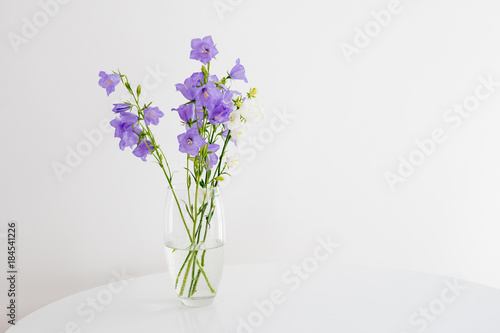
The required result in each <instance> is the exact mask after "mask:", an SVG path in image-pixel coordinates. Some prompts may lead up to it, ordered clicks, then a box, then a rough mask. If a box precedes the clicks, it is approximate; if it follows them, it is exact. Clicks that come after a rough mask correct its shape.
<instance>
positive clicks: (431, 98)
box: [0, 0, 500, 316]
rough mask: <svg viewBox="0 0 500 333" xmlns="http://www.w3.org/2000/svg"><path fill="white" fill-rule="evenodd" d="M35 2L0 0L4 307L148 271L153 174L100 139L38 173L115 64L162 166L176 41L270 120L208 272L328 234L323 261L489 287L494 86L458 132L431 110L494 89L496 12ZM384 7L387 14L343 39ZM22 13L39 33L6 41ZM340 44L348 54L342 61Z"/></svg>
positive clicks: (498, 43)
mask: <svg viewBox="0 0 500 333" xmlns="http://www.w3.org/2000/svg"><path fill="white" fill-rule="evenodd" d="M40 3H54V1H52V2H51V1H49V0H45V1H44V0H42V1H41V2H40ZM40 3H39V2H38V1H31V0H30V1H22V2H21V1H2V2H0V22H1V36H3V37H2V38H1V39H0V54H1V60H2V61H1V62H0V70H1V72H0V73H1V80H0V96H1V98H0V107H1V110H2V114H3V118H2V130H1V132H0V133H1V134H0V135H1V140H0V145H1V149H2V150H1V151H2V165H1V173H0V188H1V189H2V191H1V192H0V195H1V197H0V205H1V206H0V208H1V209H0V223H1V225H2V227H1V228H2V229H1V230H2V232H5V228H6V223H7V222H8V221H9V220H16V221H18V223H19V235H18V236H19V239H18V241H19V272H20V273H19V279H20V281H19V290H20V293H19V303H20V304H22V307H21V309H20V313H19V314H20V315H21V316H23V315H26V314H28V313H30V312H32V311H33V310H35V309H37V308H39V307H41V306H43V305H45V304H48V303H50V302H53V301H55V300H57V299H59V298H61V297H64V296H66V295H69V294H72V293H75V292H77V291H79V290H83V289H87V288H90V287H92V286H96V285H100V284H103V283H106V282H107V281H108V280H110V279H111V278H113V273H112V272H113V271H114V270H116V271H122V270H123V269H124V270H125V271H126V273H127V275H129V276H139V275H143V274H150V273H155V272H161V271H164V270H165V269H166V264H165V262H164V253H163V248H162V246H163V245H162V215H163V201H164V196H165V191H166V185H165V181H164V179H163V178H162V175H161V174H160V170H159V168H158V167H157V166H156V165H154V164H153V163H143V162H141V161H140V160H139V159H137V158H136V157H134V156H133V155H132V154H131V153H130V150H128V151H126V152H122V151H120V150H119V149H118V141H117V140H116V139H114V138H113V134H110V133H105V134H104V138H103V140H102V142H101V143H99V144H97V145H95V146H93V148H92V151H91V153H90V154H89V155H88V156H85V157H84V158H83V159H82V161H81V163H80V164H79V165H78V166H77V167H74V168H72V172H71V173H66V174H64V175H63V176H62V181H59V180H58V177H57V176H56V174H55V172H54V170H53V168H52V164H53V162H59V163H65V159H66V157H67V154H68V152H67V147H70V148H71V149H76V148H77V147H78V145H81V144H82V142H83V141H85V140H86V138H85V136H84V134H83V132H82V131H85V130H86V131H92V130H93V129H98V128H99V126H100V123H101V122H102V121H103V119H108V120H109V119H111V118H112V116H113V115H112V112H111V111H110V109H111V104H112V103H113V102H117V101H119V96H120V94H121V92H123V89H121V90H119V91H120V92H119V93H115V94H113V95H111V97H110V98H107V97H106V95H105V92H104V90H103V89H102V88H100V87H99V86H98V85H97V81H98V76H97V74H98V72H99V71H100V70H105V71H108V72H109V71H111V70H114V69H116V68H117V67H119V68H120V70H122V71H123V72H125V73H127V74H128V76H129V78H130V79H131V80H132V81H133V82H135V83H136V84H138V83H144V80H146V82H147V83H149V85H150V86H154V87H153V89H152V90H151V91H149V92H148V97H149V98H151V100H153V101H154V103H155V104H156V105H158V106H159V107H160V108H161V109H162V110H164V111H165V113H166V114H167V115H166V117H165V118H163V119H162V122H161V123H160V126H159V128H158V129H159V131H161V134H159V136H160V137H161V140H162V141H161V142H162V143H163V147H164V148H166V150H167V152H166V153H167V154H168V155H169V156H172V162H171V163H172V164H174V165H175V166H176V167H177V168H179V169H180V168H181V167H182V165H181V163H182V161H183V156H182V155H181V154H180V153H177V152H176V151H177V143H176V136H177V135H178V134H179V133H180V132H181V128H180V127H179V126H178V118H177V116H176V114H173V113H170V111H169V110H170V109H171V108H172V107H177V106H178V105H179V104H180V103H181V102H182V96H181V95H180V94H179V93H176V92H175V88H174V84H175V83H178V82H182V81H183V80H184V78H186V77H188V76H189V75H190V74H191V73H193V72H195V71H198V70H199V63H198V62H195V61H194V60H189V51H190V40H191V39H192V38H200V37H203V36H206V35H212V36H213V39H214V41H215V42H216V43H217V47H218V49H219V52H220V54H219V56H217V61H216V62H214V64H213V65H214V66H213V69H214V71H215V73H221V74H222V73H224V72H225V71H226V70H228V69H230V68H231V67H232V66H233V64H234V61H235V59H236V58H238V57H239V58H241V62H242V64H243V65H244V66H245V67H246V71H247V77H248V79H249V80H250V86H252V87H257V88H258V89H259V90H260V93H259V94H260V96H261V97H262V98H263V99H265V101H266V106H267V112H268V117H267V120H266V123H265V124H264V125H263V126H264V127H263V128H270V127H269V126H270V123H271V122H274V121H276V124H278V127H276V126H275V127H273V128H274V132H272V133H273V134H272V139H270V140H269V141H270V142H269V143H267V144H265V145H262V144H261V143H260V142H259V141H256V142H257V144H254V145H249V146H247V149H246V152H245V154H244V155H245V156H246V157H247V158H249V160H250V161H248V163H247V164H246V166H245V167H244V169H243V171H242V172H241V173H240V174H239V175H238V176H236V177H234V179H233V180H232V181H231V182H230V184H229V185H228V186H227V187H226V188H225V190H224V201H225V207H226V211H227V236H228V237H227V238H228V243H227V263H228V264H236V263H250V262H277V261H286V262H298V261H300V260H301V259H302V258H303V254H304V253H309V252H310V249H311V248H312V246H313V244H314V243H315V239H316V237H317V236H319V235H331V237H332V239H335V240H336V241H339V242H340V243H341V244H342V246H341V249H340V250H339V252H338V253H337V256H336V260H338V262H339V263H342V264H346V265H348V264H360V265H375V266H384V267H393V268H394V267H395V268H403V269H411V270H418V271H425V272H430V273H436V274H445V275H451V276H457V277H460V278H463V279H468V280H472V281H475V282H479V283H484V284H487V285H491V286H494V287H500V282H499V281H500V279H499V278H500V268H499V266H498V262H499V253H500V242H498V234H499V231H500V227H499V225H498V221H499V218H500V212H499V209H498V202H499V199H500V191H499V185H500V173H499V171H498V170H499V168H500V131H499V130H498V129H499V120H500V115H499V112H498V109H499V107H500V86H498V85H497V86H494V87H493V88H492V91H493V92H492V93H490V94H489V95H488V96H486V97H484V98H483V97H482V98H483V99H484V100H482V101H480V102H479V106H478V107H477V109H475V111H473V112H470V114H469V113H466V114H465V113H464V114H465V115H466V117H467V118H463V117H461V118H460V119H462V121H461V123H460V125H458V121H459V120H457V119H458V118H452V119H448V121H446V120H445V119H444V118H443V117H444V116H446V115H448V117H449V116H450V115H451V114H448V113H447V112H449V111H447V110H448V109H449V108H451V107H453V105H454V104H457V103H458V104H460V103H463V102H464V100H465V101H466V102H467V103H473V102H474V101H475V100H474V98H473V97H471V96H474V93H475V91H476V87H477V86H478V85H480V80H479V79H478V78H479V77H484V78H488V77H489V76H492V79H493V81H495V82H500V21H499V20H498V9H499V8H498V4H497V3H496V2H494V1H486V0H477V1H451V0H439V1H434V0H432V1H431V0H420V1H410V0H401V1H400V2H399V4H397V3H394V2H390V1H383V0H379V1H360V0H358V1H352V0H350V1H347V0H342V1H290V0H288V1H272V2H271V1H264V0H252V1H248V0H247V1H245V0H231V1H229V0H220V1H212V0H209V1H201V0H193V1H185V2H181V1H168V2H167V1H153V0H145V1H128V0H126V1H124V0H112V1H97V0H87V1H78V0H72V1H67V3H65V4H60V5H59V8H58V9H57V13H55V15H54V16H53V17H50V18H48V20H47V22H43V18H44V14H40V13H42V10H43V9H42V7H41V5H40ZM221 3H222V4H226V7H224V8H225V9H226V11H225V12H223V13H221V15H218V13H217V10H216V9H215V5H220V4H221ZM390 3H392V4H396V5H395V7H391V6H392V5H391V4H390ZM227 6H229V7H227ZM388 6H389V7H390V8H392V9H393V10H395V11H396V12H397V13H396V14H393V15H392V17H391V19H390V22H389V23H388V24H386V26H385V27H382V28H381V29H380V30H381V31H380V32H378V31H376V30H371V32H372V35H376V36H373V37H370V41H367V40H363V38H362V37H359V36H358V35H359V32H356V31H357V30H356V29H358V28H359V29H365V28H368V29H377V26H378V27H380V26H379V25H377V24H374V23H373V22H375V21H374V18H373V17H374V16H372V14H371V12H372V11H375V12H379V11H380V10H382V9H384V8H387V7H388ZM228 8H230V9H231V10H229V9H228ZM49 9H50V8H49ZM52 10H53V11H54V12H55V11H56V9H55V8H52ZM45 17H47V16H46V15H45ZM24 19H26V20H27V21H28V22H33V20H35V21H36V20H39V21H37V22H38V24H39V25H41V27H39V28H38V32H36V33H35V32H33V31H31V36H30V35H29V33H30V31H27V30H25V31H24V34H25V35H24V36H25V37H23V38H26V39H25V40H24V41H25V43H24V44H21V45H18V47H14V46H13V44H12V43H11V42H10V41H9V34H10V33H15V34H17V35H19V36H21V37H22V36H23V31H22V29H23V26H24V25H26V21H23V20H24ZM377 33H378V34H377ZM10 36H12V35H10ZM356 36H358V37H356ZM356 38H357V39H356ZM362 42H365V43H366V44H368V45H366V46H364V45H362ZM343 43H348V44H350V45H352V46H353V47H357V46H356V45H358V46H360V47H359V48H357V51H356V52H357V53H355V54H353V55H352V57H350V61H348V59H347V57H346V56H345V55H344V54H343V52H342V51H341V46H342V45H343V46H344V48H345V47H346V46H345V45H346V44H343ZM356 43H357V44H356ZM360 43H361V44H360ZM16 49H17V51H18V52H16ZM152 72H156V80H155V79H154V75H152V74H151V73H152ZM158 73H159V74H158ZM165 73H168V74H165ZM122 88H123V87H122ZM478 89H479V92H480V93H482V95H480V96H483V95H486V93H487V92H488V91H487V90H485V89H484V88H478ZM471 105H472V104H471ZM284 113H289V114H292V115H293V116H291V117H290V118H285V119H286V120H283V118H279V117H278V116H277V114H281V115H283V114H284ZM277 117H278V118H277ZM282 117H283V116H282ZM455 117H456V115H455ZM274 118H276V119H277V120H272V119H274ZM454 126H456V128H454ZM436 129H438V131H439V129H442V134H441V136H445V137H446V139H445V140H444V141H443V142H441V143H438V144H436V149H435V150H434V151H433V152H432V153H431V154H430V156H428V157H425V158H424V161H423V162H422V164H421V165H420V166H417V167H416V168H415V170H414V171H413V173H412V174H411V175H409V176H408V177H404V178H402V179H404V180H405V181H404V182H400V183H397V184H396V185H395V190H394V191H391V188H390V186H389V185H388V182H387V181H386V179H385V176H384V174H385V173H386V172H393V173H397V169H398V165H399V163H400V162H399V161H400V160H399V156H400V155H401V156H403V157H404V158H405V159H408V158H409V156H410V155H411V154H413V155H412V156H413V157H418V156H417V155H418V154H419V153H416V152H415V151H416V149H417V145H416V143H415V140H424V139H428V138H430V137H431V136H432V133H433V131H435V130H436ZM266 131H267V130H266ZM254 134H257V135H258V134H259V132H258V131H256V132H255V133H254ZM267 134H269V131H268V132H267ZM262 135H263V134H261V137H263V136H262ZM257 140H259V139H257ZM257 148H258V149H257ZM2 252H5V248H4V247H3V250H2ZM3 262H4V261H3Z"/></svg>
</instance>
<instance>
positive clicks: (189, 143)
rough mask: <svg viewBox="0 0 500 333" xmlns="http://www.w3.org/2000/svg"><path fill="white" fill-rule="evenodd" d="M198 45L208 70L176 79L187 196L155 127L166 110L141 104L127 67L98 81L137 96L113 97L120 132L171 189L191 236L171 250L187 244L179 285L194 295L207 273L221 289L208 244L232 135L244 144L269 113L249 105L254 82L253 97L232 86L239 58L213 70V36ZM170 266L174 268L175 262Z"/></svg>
mask: <svg viewBox="0 0 500 333" xmlns="http://www.w3.org/2000/svg"><path fill="white" fill-rule="evenodd" d="M191 48H192V50H191V54H190V58H191V59H194V60H199V61H201V62H202V63H203V65H202V67H201V72H196V73H193V74H192V75H191V76H190V77H188V78H187V79H185V80H184V82H183V83H178V84H176V85H175V87H176V90H177V91H179V92H180V93H181V94H182V95H183V96H184V97H185V98H186V99H187V102H186V103H184V104H182V105H180V106H179V107H177V108H174V109H172V111H176V112H177V113H178V115H179V118H180V120H181V125H182V126H183V128H184V130H183V133H181V134H179V135H178V136H177V140H178V143H179V151H180V152H181V153H184V154H186V167H185V169H186V180H185V184H184V186H185V187H186V188H185V189H183V190H184V191H186V190H187V193H188V195H187V196H186V197H182V196H181V197H180V196H179V195H178V192H179V188H178V187H176V186H174V183H173V173H172V171H171V169H170V166H169V163H168V160H167V157H166V156H165V154H164V153H163V151H162V149H161V146H160V145H159V143H158V142H157V140H156V139H155V136H154V133H153V127H152V126H153V125H155V126H156V125H158V123H159V121H160V118H162V117H163V116H164V113H163V112H162V111H161V110H160V109H159V108H158V107H156V106H153V105H152V103H148V104H145V103H142V102H141V101H140V97H141V86H140V85H139V86H137V88H136V89H133V88H132V86H131V84H130V82H129V80H128V78H127V76H126V75H124V74H122V73H120V71H117V72H113V73H112V74H107V73H105V72H103V71H101V72H100V73H99V76H100V80H99V85H100V86H101V87H103V88H105V89H106V92H107V94H108V96H109V94H111V93H112V92H114V91H115V87H116V86H117V85H118V84H119V83H122V84H123V85H124V86H125V88H126V89H127V90H128V92H129V93H130V95H131V100H129V101H124V102H123V103H118V104H114V108H113V112H114V113H115V114H116V115H117V117H116V118H115V119H113V120H112V121H111V122H110V124H111V126H112V127H114V128H115V137H117V138H119V139H120V142H119V147H120V149H121V150H124V149H125V148H127V147H130V148H132V153H133V154H134V155H135V156H137V157H139V158H141V159H142V160H143V161H146V160H147V157H148V156H152V157H153V158H154V159H155V161H156V163H157V164H158V165H159V166H160V168H161V170H162V172H163V174H164V176H165V177H166V180H167V183H168V185H169V188H170V189H171V194H172V197H173V202H174V206H175V207H176V208H177V210H178V212H177V213H178V215H180V220H181V221H182V225H183V229H185V236H186V237H185V239H186V242H185V244H183V245H179V246H175V247H174V246H172V248H171V251H172V253H173V252H175V251H176V250H179V251H181V250H182V251H184V252H183V254H182V258H180V260H178V262H179V264H178V265H176V266H175V265H174V266H175V267H174V269H175V270H177V272H176V275H175V288H176V290H177V293H178V295H179V297H186V295H185V294H186V291H187V297H188V298H189V297H192V296H193V295H195V293H196V291H197V289H198V288H197V287H198V282H199V280H200V279H203V280H204V281H205V282H206V283H205V285H206V286H207V287H208V290H209V292H210V293H213V294H215V290H214V286H213V283H210V277H209V276H207V272H206V262H205V261H206V260H205V256H206V251H207V250H206V249H204V248H203V244H205V243H206V242H207V231H208V229H210V227H211V221H212V219H213V216H214V213H215V209H216V207H217V205H216V195H215V194H214V192H213V189H215V188H217V185H218V184H219V182H221V181H223V180H224V177H226V176H229V173H228V169H229V168H230V163H228V160H227V159H225V157H226V153H227V150H228V148H229V144H230V142H231V141H232V142H234V143H235V144H237V142H238V141H240V140H241V139H243V138H244V136H245V132H246V131H245V126H244V125H245V123H246V122H247V121H250V122H257V123H258V122H259V121H260V120H261V118H262V116H263V114H262V110H261V109H259V108H257V109H256V108H249V107H247V105H250V104H252V103H253V102H254V101H252V99H254V98H255V95H256V93H257V89H255V88H251V89H250V90H249V92H248V93H246V96H244V95H242V94H241V93H239V92H238V91H236V90H231V83H232V81H233V80H243V81H244V82H245V83H248V80H247V78H246V75H245V68H244V67H243V65H241V64H240V60H239V59H238V60H236V65H234V67H233V68H232V69H231V70H230V71H229V72H228V73H227V75H225V76H224V77H222V78H221V79H219V78H218V77H217V76H216V75H212V74H211V73H210V62H211V60H212V59H214V57H215V56H216V55H217V54H218V50H217V48H216V46H215V45H214V43H213V41H212V38H211V36H207V37H205V38H203V39H199V38H198V39H193V40H192V41H191ZM190 193H193V194H192V195H191V194H190ZM167 256H168V254H167ZM169 266H170V268H171V269H172V267H173V266H172V265H169ZM189 277H190V278H189ZM214 279H217V277H215V278H214Z"/></svg>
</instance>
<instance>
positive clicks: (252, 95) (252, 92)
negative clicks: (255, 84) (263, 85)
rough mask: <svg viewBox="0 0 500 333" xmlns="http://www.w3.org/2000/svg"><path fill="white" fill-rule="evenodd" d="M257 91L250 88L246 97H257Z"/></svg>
mask: <svg viewBox="0 0 500 333" xmlns="http://www.w3.org/2000/svg"><path fill="white" fill-rule="evenodd" d="M258 92H259V91H258V90H257V88H252V89H250V92H249V93H248V97H250V98H252V97H255V95H257V93H258Z"/></svg>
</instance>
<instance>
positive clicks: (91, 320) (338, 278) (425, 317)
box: [7, 262, 500, 333]
mask: <svg viewBox="0 0 500 333" xmlns="http://www.w3.org/2000/svg"><path fill="white" fill-rule="evenodd" d="M7 332H8V333H21V332H22V333H27V332H30V333H80V332H81V333H87V332H88V333H98V332H99V333H118V332H119V333H129V332H130V333H132V332H133V333H138V332H141V333H142V332H147V333H156V332H158V333H160V332H161V333H167V332H169V333H170V332H179V333H182V332H190V333H191V332H200V333H201V332H203V333H211V332H217V333H224V332H235V333H252V332H258V333H264V332H273V333H276V332H301V333H302V332H335V333H414V332H429V333H433V332H439V333H499V332H500V290H497V289H494V288H490V287H486V286H482V285H479V284H475V283H470V282H465V281H460V280H456V279H453V278H447V277H442V276H436V275H430V274H423V273H417V272H410V271H403V270H388V269H380V268H369V267H339V266H336V265H334V264H333V263H329V262H324V263H321V264H320V265H319V266H318V267H317V268H315V269H314V270H312V269H311V270H309V272H307V271H305V270H304V269H303V268H299V267H298V266H295V267H294V265H282V264H280V265H277V264H276V265H271V264H265V265H234V266H226V267H225V268H224V273H223V277H222V281H221V286H220V289H219V293H218V295H217V297H216V298H215V301H214V303H213V304H212V305H209V306H206V307H201V308H188V307H185V306H183V305H182V304H181V303H180V302H179V301H178V300H177V298H176V296H175V295H174V293H173V288H172V286H171V280H170V278H169V276H168V273H161V274H155V275H149V276H143V277H138V278H133V279H128V280H124V281H122V282H114V283H111V284H109V285H104V286H101V287H97V288H93V289H89V290H86V291H83V292H80V293H77V294H74V295H71V296H69V297H66V298H64V299H61V300H59V301H57V302H54V303H52V304H49V305H47V306H45V307H43V308H41V309H39V310H37V311H35V312H33V313H31V314H30V315H28V316H26V317H25V318H23V319H21V320H20V321H19V322H18V323H17V325H16V326H13V327H11V328H10V329H9V330H8V331H7Z"/></svg>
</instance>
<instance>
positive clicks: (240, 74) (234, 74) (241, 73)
mask: <svg viewBox="0 0 500 333" xmlns="http://www.w3.org/2000/svg"><path fill="white" fill-rule="evenodd" d="M229 76H230V77H231V79H233V80H243V81H245V83H248V80H247V77H246V76H245V67H243V65H240V59H238V60H236V65H235V66H234V67H233V69H231V72H229Z"/></svg>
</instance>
